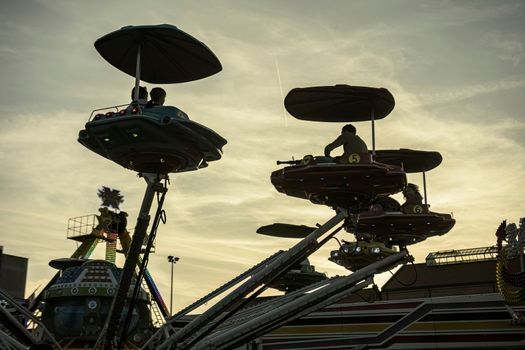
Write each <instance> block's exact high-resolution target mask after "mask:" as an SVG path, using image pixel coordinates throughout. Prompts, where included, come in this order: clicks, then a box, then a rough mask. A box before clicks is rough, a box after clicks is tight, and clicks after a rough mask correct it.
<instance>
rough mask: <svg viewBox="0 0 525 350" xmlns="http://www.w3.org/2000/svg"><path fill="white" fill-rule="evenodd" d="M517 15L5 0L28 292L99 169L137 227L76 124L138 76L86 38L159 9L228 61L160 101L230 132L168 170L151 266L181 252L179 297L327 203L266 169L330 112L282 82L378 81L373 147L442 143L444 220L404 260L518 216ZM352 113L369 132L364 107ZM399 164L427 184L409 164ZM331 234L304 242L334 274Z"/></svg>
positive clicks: (4, 38)
mask: <svg viewBox="0 0 525 350" xmlns="http://www.w3.org/2000/svg"><path fill="white" fill-rule="evenodd" d="M523 18H525V2H523V1H416V0H413V1H329V2H328V1H264V2H263V1H208V0H205V1H156V2H144V1H140V2H139V1H111V2H106V1H65V0H62V1H46V0H39V1H18V0H4V1H2V11H1V12H0V61H1V65H0V67H1V68H0V69H1V74H2V88H1V92H2V93H1V94H0V164H1V165H2V171H1V173H0V199H1V200H0V245H3V246H4V252H5V253H6V254H12V255H19V256H24V257H27V258H29V275H28V283H27V294H30V293H31V292H32V291H33V290H34V289H35V288H37V287H38V286H39V285H43V284H45V283H46V282H47V280H48V279H49V278H50V277H51V276H52V275H53V274H54V272H55V271H54V270H53V269H52V268H51V267H49V266H48V265H47V264H48V262H49V260H51V259H54V258H59V257H68V256H70V255H71V253H72V252H73V251H74V249H75V243H74V242H73V241H70V240H67V239H66V227H67V219H68V218H70V217H74V216H80V215H85V214H93V213H96V212H97V209H98V206H99V204H100V202H99V199H98V197H97V195H96V193H97V189H98V188H100V187H101V186H102V185H105V186H108V187H112V188H117V189H119V190H121V192H122V193H123V194H124V196H125V202H124V204H123V206H122V208H123V209H124V210H126V211H127V212H128V213H129V214H130V217H129V221H130V225H129V227H130V228H132V227H133V226H134V223H135V220H136V215H137V212H138V209H139V207H140V203H141V200H142V196H143V193H144V190H145V183H144V180H142V179H140V178H137V176H136V173H134V172H132V171H129V170H126V169H124V168H122V167H120V166H118V165H117V164H114V163H112V162H110V161H108V160H107V159H105V158H102V157H100V156H98V155H96V154H95V153H93V152H91V151H89V150H87V149H85V148H84V147H82V146H81V145H80V144H79V143H78V142H77V141H76V139H77V135H78V131H79V130H80V129H82V128H83V127H84V124H85V122H86V121H87V119H88V117H89V115H90V113H91V111H92V110H93V109H95V108H101V107H105V106H112V105H119V104H124V103H127V102H129V94H130V89H131V87H132V86H133V84H134V79H133V78H132V77H130V76H127V75H125V74H124V73H122V72H120V71H119V70H117V69H115V68H114V67H113V66H111V65H110V64H108V63H107V62H106V61H104V59H103V58H102V57H100V56H99V55H98V53H97V52H96V50H95V48H94V46H93V43H94V42H95V40H96V39H97V38H99V37H101V36H103V35H105V34H106V33H109V32H112V31H114V30H116V29H118V28H120V27H123V26H125V25H140V24H162V23H169V24H173V25H176V26H177V27H179V28H180V29H182V30H184V31H186V32H187V33H189V34H191V35H193V36H194V37H196V38H198V39H199V40H201V41H203V42H204V43H205V44H206V45H208V47H209V48H210V49H211V50H212V51H213V52H214V53H215V54H216V55H217V57H218V58H219V60H220V61H221V63H222V65H223V71H222V72H220V73H219V74H217V75H214V76H212V77H209V78H207V79H203V80H199V81H195V82H190V83H184V84H173V85H164V86H162V87H163V88H164V89H165V90H166V91H167V94H168V95H167V100H166V104H172V105H176V106H178V107H179V108H180V109H182V110H184V111H185V112H186V113H187V114H188V115H189V116H190V118H191V119H192V120H195V121H197V122H199V123H202V124H204V125H206V126H208V127H210V128H212V129H214V130H215V131H216V132H218V133H219V134H221V135H222V136H223V137H225V138H226V139H227V140H228V144H227V145H226V146H225V147H224V157H223V159H222V160H220V161H218V162H214V163H211V164H210V166H209V167H208V168H206V169H203V170H199V171H197V172H189V173H184V174H172V175H171V186H170V189H169V191H168V194H167V197H166V202H165V209H166V212H167V217H168V222H167V224H166V225H161V226H160V228H159V232H158V235H157V249H156V253H155V254H153V256H152V257H151V261H150V265H149V268H150V271H151V272H152V274H153V275H154V276H155V279H156V281H157V283H158V285H159V287H160V289H161V291H162V292H163V295H164V298H165V299H166V300H169V282H170V275H169V274H170V266H169V263H168V262H167V260H166V256H167V255H176V256H179V257H180V258H181V260H180V261H179V263H178V264H177V265H176V266H175V284H174V289H175V307H174V309H175V310H178V309H180V308H181V307H183V306H185V305H187V304H189V303H190V302H191V301H193V300H195V299H196V298H197V297H200V296H202V295H204V294H205V293H206V292H208V291H210V290H212V289H214V288H215V287H217V286H218V285H219V284H222V283H224V282H226V281H227V280H230V279H231V278H233V277H234V276H236V275H238V274H239V273H241V272H243V271H244V270H246V269H247V268H249V267H251V266H252V265H254V264H256V263H258V262H259V261H260V260H262V259H263V258H265V257H267V256H269V255H270V254H272V253H274V252H275V251H277V250H279V249H287V248H289V247H290V246H291V245H292V244H294V243H295V241H293V240H288V239H279V238H273V237H267V236H260V235H257V234H256V233H255V230H256V229H257V228H258V227H260V226H262V225H267V224H270V223H273V222H286V223H294V224H305V225H315V224H316V223H323V222H325V221H327V220H328V219H329V218H330V217H331V216H332V215H333V214H334V213H333V211H332V210H331V209H329V208H327V207H323V206H318V205H314V204H312V203H310V202H308V201H305V200H300V199H295V198H290V197H286V196H285V195H283V194H281V193H278V192H277V191H276V190H275V189H274V188H273V186H272V185H271V183H270V173H271V172H272V171H273V170H276V169H278V166H277V165H276V164H275V161H276V160H278V159H279V160H287V159H291V157H292V156H294V157H295V158H300V157H302V156H303V155H305V154H316V155H320V154H322V151H323V148H324V146H325V145H326V144H327V143H329V142H331V141H333V139H334V138H335V137H336V136H337V135H338V134H339V132H340V129H341V127H342V125H343V124H340V123H326V124H323V123H315V122H306V121H299V120H296V119H294V118H293V117H291V116H290V115H288V114H287V113H286V112H285V110H284V108H283V99H284V96H285V95H286V93H287V92H288V91H290V90H291V89H292V88H295V87H307V86H318V85H334V84H349V85H363V86H372V87H385V88H387V89H389V90H390V91H391V92H392V94H393V95H394V97H395V99H396V107H395V109H394V111H393V112H392V113H391V114H390V116H388V117H387V118H385V119H383V120H380V121H378V122H377V124H376V136H377V148H378V149H398V148H411V149H418V150H429V151H439V152H441V154H442V155H443V163H442V164H441V166H440V167H438V168H437V169H435V170H433V171H431V172H429V173H428V174H427V183H428V186H429V187H428V197H429V203H430V204H431V206H432V207H431V209H432V210H433V211H437V212H443V213H451V212H452V213H453V214H454V217H455V218H456V220H457V224H456V226H455V228H454V229H453V230H452V231H451V232H450V233H448V234H447V235H445V236H442V237H435V238H432V239H429V240H427V241H425V242H422V243H420V244H418V245H416V246H413V247H411V249H410V250H411V252H412V253H413V255H414V256H415V257H416V260H417V261H423V260H424V258H425V256H426V255H427V254H428V253H429V252H431V251H437V250H444V249H457V248H467V247H483V246H489V245H493V244H495V236H494V232H495V230H496V228H497V226H498V225H499V223H500V222H501V221H502V220H503V219H508V220H509V221H510V222H518V220H519V218H520V217H522V216H525V202H524V200H523V198H524V195H525V190H524V188H525V177H524V176H523V174H524V168H525V153H524V148H525V117H524V115H523V111H524V110H525V21H524V20H523ZM144 85H146V86H147V87H148V88H149V90H151V88H152V87H154V86H155V85H152V84H144ZM356 127H357V128H358V133H359V134H360V135H361V136H362V137H363V138H364V139H365V141H367V143H368V144H369V145H371V128H370V125H369V123H366V122H360V123H356ZM334 153H335V152H334ZM408 179H409V181H410V182H415V183H417V184H422V179H421V176H420V175H418V174H416V175H409V176H408ZM338 237H339V238H340V239H346V240H351V236H350V235H349V234H348V233H343V232H341V233H339V234H338ZM336 248H337V243H336V242H335V241H331V242H329V243H328V244H327V245H326V247H325V248H323V249H322V250H320V251H319V252H317V253H316V254H315V255H314V256H313V257H312V258H311V261H312V262H313V264H314V265H315V266H316V269H317V270H318V271H321V272H327V273H328V274H330V275H335V274H344V273H346V270H345V269H343V268H340V267H338V266H336V265H334V264H333V263H331V262H329V261H328V260H327V258H328V254H329V251H330V250H332V249H336ZM95 256H97V257H102V256H103V248H102V247H100V249H99V250H98V252H97V254H96V255H95ZM383 279H384V278H383ZM380 280H381V279H380Z"/></svg>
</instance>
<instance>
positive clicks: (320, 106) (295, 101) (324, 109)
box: [284, 85, 395, 122]
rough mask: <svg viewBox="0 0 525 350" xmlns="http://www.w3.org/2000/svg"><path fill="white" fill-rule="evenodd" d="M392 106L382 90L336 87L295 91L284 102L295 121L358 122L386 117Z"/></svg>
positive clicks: (391, 99)
mask: <svg viewBox="0 0 525 350" xmlns="http://www.w3.org/2000/svg"><path fill="white" fill-rule="evenodd" d="M394 105H395V100H394V96H392V94H391V93H390V91H388V90H387V89H385V88H372V87H365V86H350V85H335V86H315V87H307V88H295V89H293V90H291V91H290V92H289V93H288V95H286V98H285V99H284V106H285V107H286V110H287V111H288V112H289V113H290V114H291V115H293V116H294V117H295V118H297V119H302V120H311V121H320V122H358V121H365V120H371V115H372V110H373V112H374V119H382V118H384V117H386V116H387V115H388V114H389V113H390V112H391V111H392V110H393V109H394Z"/></svg>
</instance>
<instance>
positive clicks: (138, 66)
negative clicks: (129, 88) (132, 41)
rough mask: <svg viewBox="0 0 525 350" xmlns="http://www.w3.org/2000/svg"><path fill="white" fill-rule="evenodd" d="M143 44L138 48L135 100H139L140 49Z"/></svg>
mask: <svg viewBox="0 0 525 350" xmlns="http://www.w3.org/2000/svg"><path fill="white" fill-rule="evenodd" d="M141 47H142V45H139V48H138V50H137V63H136V65H135V90H134V91H135V94H134V96H133V101H138V100H139V86H140V49H141Z"/></svg>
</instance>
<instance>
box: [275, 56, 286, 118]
mask: <svg viewBox="0 0 525 350" xmlns="http://www.w3.org/2000/svg"><path fill="white" fill-rule="evenodd" d="M275 69H276V70H277V80H278V81H279V90H280V91H281V101H282V105H281V106H282V108H283V119H284V126H285V127H287V126H288V117H287V116H286V111H285V110H284V94H283V84H282V82H281V72H280V71H279V63H278V62H277V57H275Z"/></svg>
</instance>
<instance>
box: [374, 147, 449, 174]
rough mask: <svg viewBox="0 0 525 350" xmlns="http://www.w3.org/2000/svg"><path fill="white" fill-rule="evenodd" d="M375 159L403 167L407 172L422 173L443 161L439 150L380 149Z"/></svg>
mask: <svg viewBox="0 0 525 350" xmlns="http://www.w3.org/2000/svg"><path fill="white" fill-rule="evenodd" d="M374 160H375V161H376V162H379V163H383V164H390V165H397V166H401V167H403V169H404V170H405V172H406V173H422V172H427V171H429V170H432V169H434V168H436V167H437V166H438V165H439V164H441V162H442V161H443V157H441V154H440V153H439V152H428V151H415V150H411V149H406V148H402V149H399V150H378V151H376V155H375V157H374Z"/></svg>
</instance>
